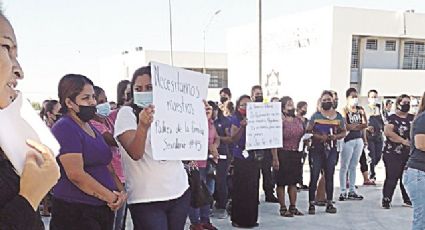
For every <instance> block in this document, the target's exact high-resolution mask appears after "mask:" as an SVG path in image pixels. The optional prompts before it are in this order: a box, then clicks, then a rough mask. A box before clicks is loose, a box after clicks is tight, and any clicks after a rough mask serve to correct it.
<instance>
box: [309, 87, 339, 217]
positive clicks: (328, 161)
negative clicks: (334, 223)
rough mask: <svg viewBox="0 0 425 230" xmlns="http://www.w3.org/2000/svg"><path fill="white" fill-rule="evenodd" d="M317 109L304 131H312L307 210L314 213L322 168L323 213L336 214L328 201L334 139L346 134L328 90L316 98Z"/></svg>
mask: <svg viewBox="0 0 425 230" xmlns="http://www.w3.org/2000/svg"><path fill="white" fill-rule="evenodd" d="M320 101H321V110H320V111H318V112H316V113H315V114H313V116H312V117H311V119H310V121H309V123H308V125H307V132H308V133H312V134H313V137H312V146H311V148H310V160H311V162H312V163H311V165H310V186H309V208H308V213H309V214H310V215H314V214H315V213H316V209H315V206H314V205H315V196H316V189H317V181H318V179H319V175H320V172H321V171H322V170H323V171H324V176H325V186H326V200H327V202H326V203H327V204H326V212H327V213H336V212H337V209H336V208H335V207H334V206H333V204H332V198H333V190H334V181H333V178H334V172H335V166H336V162H337V158H338V149H337V141H338V140H340V139H342V138H344V137H345V134H346V129H345V123H344V118H343V117H342V115H341V114H340V113H338V112H336V111H335V109H334V107H333V106H334V103H335V102H334V99H333V95H332V92H330V91H324V92H323V93H322V95H321V97H320Z"/></svg>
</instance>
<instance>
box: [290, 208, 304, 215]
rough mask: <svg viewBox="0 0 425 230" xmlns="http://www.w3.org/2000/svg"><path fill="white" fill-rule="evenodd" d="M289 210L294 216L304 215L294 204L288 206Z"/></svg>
mask: <svg viewBox="0 0 425 230" xmlns="http://www.w3.org/2000/svg"><path fill="white" fill-rule="evenodd" d="M289 211H290V212H291V213H292V214H293V215H294V216H304V214H303V213H302V212H300V211H299V210H298V209H297V208H296V207H295V206H292V205H291V206H289Z"/></svg>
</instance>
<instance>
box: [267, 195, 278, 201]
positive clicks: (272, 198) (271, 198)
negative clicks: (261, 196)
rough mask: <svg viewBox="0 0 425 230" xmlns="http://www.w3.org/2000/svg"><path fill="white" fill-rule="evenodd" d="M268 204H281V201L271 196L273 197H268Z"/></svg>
mask: <svg viewBox="0 0 425 230" xmlns="http://www.w3.org/2000/svg"><path fill="white" fill-rule="evenodd" d="M266 202H267V203H279V199H277V197H275V196H274V195H271V196H267V197H266Z"/></svg>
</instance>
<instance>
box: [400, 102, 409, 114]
mask: <svg viewBox="0 0 425 230" xmlns="http://www.w3.org/2000/svg"><path fill="white" fill-rule="evenodd" d="M400 111H401V112H403V113H407V112H409V111H410V104H403V105H400Z"/></svg>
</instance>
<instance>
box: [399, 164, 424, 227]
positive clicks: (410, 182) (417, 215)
mask: <svg viewBox="0 0 425 230" xmlns="http://www.w3.org/2000/svg"><path fill="white" fill-rule="evenodd" d="M403 181H404V186H405V187H406V189H407V193H408V194H409V196H410V200H411V201H412V204H413V225H412V229H413V230H423V229H425V172H424V171H421V170H417V169H412V168H408V169H407V170H405V171H404V175H403Z"/></svg>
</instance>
